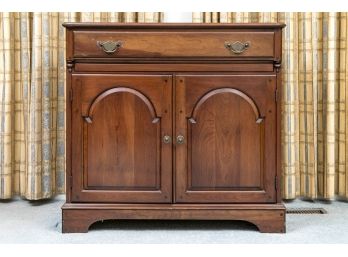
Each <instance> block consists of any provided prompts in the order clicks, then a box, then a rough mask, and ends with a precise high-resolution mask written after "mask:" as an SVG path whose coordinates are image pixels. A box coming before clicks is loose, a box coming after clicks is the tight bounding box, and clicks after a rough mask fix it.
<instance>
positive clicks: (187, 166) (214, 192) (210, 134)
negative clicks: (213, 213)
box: [175, 75, 276, 203]
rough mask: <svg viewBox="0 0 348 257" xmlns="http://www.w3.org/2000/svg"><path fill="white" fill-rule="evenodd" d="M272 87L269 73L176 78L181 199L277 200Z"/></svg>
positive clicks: (273, 84)
mask: <svg viewBox="0 0 348 257" xmlns="http://www.w3.org/2000/svg"><path fill="white" fill-rule="evenodd" d="M274 90H275V80H274V78H272V77H266V76H254V77H250V76H242V75H240V76H238V75H215V76H212V75H210V76H204V75H180V76H179V77H177V78H176V96H177V102H178V104H177V106H176V117H177V120H176V135H177V136H178V135H180V136H183V137H184V138H185V140H184V142H183V143H182V144H179V145H178V144H177V146H176V152H175V154H176V201H177V202H216V201H217V202H226V203H229V202H231V203H238V202H260V203H261V202H272V201H275V188H274V181H270V179H271V178H272V176H273V178H274V174H275V161H276V160H275V158H274V157H273V156H275V154H274V155H273V153H272V152H267V150H270V151H274V150H272V149H271V148H270V147H268V146H267V145H268V144H274V145H275V131H276V130H275V129H276V127H275V118H276V116H275V115H276V105H275V102H274ZM180 99H183V100H182V101H180ZM268 155H270V156H271V157H269V156H268Z"/></svg>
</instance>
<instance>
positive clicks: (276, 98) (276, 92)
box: [274, 89, 278, 102]
mask: <svg viewBox="0 0 348 257" xmlns="http://www.w3.org/2000/svg"><path fill="white" fill-rule="evenodd" d="M274 100H275V101H276V102H278V89H276V90H275V92H274Z"/></svg>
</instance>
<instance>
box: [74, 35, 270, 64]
mask: <svg viewBox="0 0 348 257" xmlns="http://www.w3.org/2000/svg"><path fill="white" fill-rule="evenodd" d="M73 40H74V49H73V55H74V57H106V58H117V57H122V58H126V57H133V58H134V57H135V58H142V57H144V58H145V57H147V58H149V57H152V58H154V57H208V58H209V57H264V58H268V57H273V56H274V32H273V31H232V32H211V31H209V32H192V31H191V32H190V31H188V32H177V31H174V32H153V31H151V32H144V31H141V32H139V31H138V32H135V31H131V32H115V31H74V39H73Z"/></svg>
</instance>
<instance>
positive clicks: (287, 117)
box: [193, 13, 348, 199]
mask: <svg viewBox="0 0 348 257" xmlns="http://www.w3.org/2000/svg"><path fill="white" fill-rule="evenodd" d="M193 22H207V23H219V22H220V23H222V22H228V23H243V22H256V23H263V22H283V23H285V24H286V28H285V29H284V31H283V60H282V72H283V73H282V80H283V85H282V86H283V88H282V90H283V96H282V100H281V107H282V108H281V109H282V114H281V115H282V128H281V144H282V174H283V176H282V177H283V178H282V195H283V197H284V198H285V199H294V198H296V197H303V198H310V199H318V198H319V199H335V198H342V199H347V198H348V117H347V114H348V113H347V111H348V93H347V81H348V51H347V50H348V49H347V48H348V44H347V31H348V24H347V13H193Z"/></svg>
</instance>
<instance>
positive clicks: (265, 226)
mask: <svg viewBox="0 0 348 257" xmlns="http://www.w3.org/2000/svg"><path fill="white" fill-rule="evenodd" d="M250 222H251V223H253V224H254V225H256V227H257V228H258V229H259V231H260V232H261V233H285V232H286V231H285V222H284V221H283V220H282V219H279V220H276V219H275V220H273V222H269V221H250Z"/></svg>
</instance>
